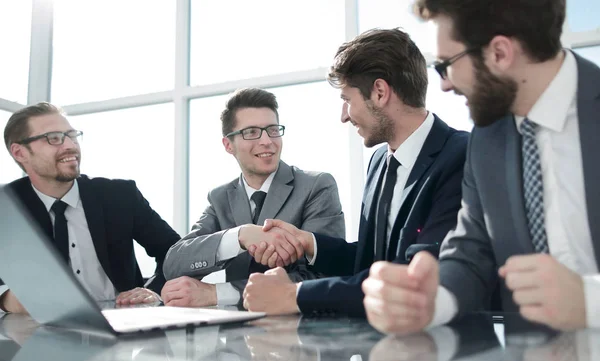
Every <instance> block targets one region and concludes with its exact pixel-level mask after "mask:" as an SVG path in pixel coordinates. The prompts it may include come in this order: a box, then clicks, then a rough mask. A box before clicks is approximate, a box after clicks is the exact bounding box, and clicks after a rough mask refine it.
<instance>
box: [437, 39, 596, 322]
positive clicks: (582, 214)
mask: <svg viewBox="0 0 600 361" xmlns="http://www.w3.org/2000/svg"><path fill="white" fill-rule="evenodd" d="M565 55H566V56H565V59H564V62H563V64H562V66H561V68H560V70H559V72H558V73H557V74H556V77H555V78H554V79H553V80H552V82H551V83H550V85H549V86H548V88H546V90H545V91H544V93H542V95H541V96H540V98H539V99H538V100H537V102H536V103H535V104H534V105H533V107H532V108H531V111H530V112H529V114H528V115H527V118H528V119H529V120H531V121H532V122H534V123H536V124H537V125H538V127H537V130H536V142H537V145H538V149H539V154H540V162H541V167H542V180H543V185H544V217H545V218H544V223H545V226H546V234H547V237H548V247H549V249H550V254H551V255H552V256H553V257H554V258H555V259H556V260H557V261H559V262H560V263H562V264H563V265H565V266H566V267H567V268H569V269H570V270H572V271H574V272H576V273H578V274H580V275H581V276H582V278H583V284H584V295H585V305H586V311H587V312H586V315H587V325H588V327H594V328H597V327H600V305H598V300H599V299H600V275H599V274H598V267H597V265H596V259H595V257H594V248H593V245H592V237H591V234H590V227H589V224H588V214H587V206H586V197H585V185H584V181H583V162H582V158H581V142H580V138H579V119H578V115H577V78H578V73H577V63H576V60H575V56H574V55H573V54H572V53H571V52H570V51H565ZM523 119H524V117H521V116H515V122H516V125H517V129H519V126H520V125H521V123H522V122H523ZM515 166H516V165H515ZM435 310H436V311H435V316H434V319H433V321H432V325H438V324H442V323H446V322H448V321H449V320H451V319H452V318H453V317H454V315H455V314H456V312H457V304H456V298H454V295H452V294H451V293H450V292H449V291H448V290H447V289H445V288H444V287H441V286H440V288H439V289H438V296H437V298H436V305H435Z"/></svg>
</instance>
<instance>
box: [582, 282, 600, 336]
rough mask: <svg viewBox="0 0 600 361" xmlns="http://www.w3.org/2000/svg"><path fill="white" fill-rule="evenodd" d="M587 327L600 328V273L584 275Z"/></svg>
mask: <svg viewBox="0 0 600 361" xmlns="http://www.w3.org/2000/svg"><path fill="white" fill-rule="evenodd" d="M582 279H583V295H584V297H585V314H586V321H587V327H589V328H600V306H599V305H598V300H600V274H597V275H587V276H583V277H582Z"/></svg>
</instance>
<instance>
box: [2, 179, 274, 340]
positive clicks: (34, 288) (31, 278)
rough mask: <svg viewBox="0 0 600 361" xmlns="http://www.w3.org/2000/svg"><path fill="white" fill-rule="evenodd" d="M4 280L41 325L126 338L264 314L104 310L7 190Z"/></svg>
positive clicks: (209, 310)
mask: <svg viewBox="0 0 600 361" xmlns="http://www.w3.org/2000/svg"><path fill="white" fill-rule="evenodd" d="M0 278H1V279H2V280H3V281H4V283H5V284H6V285H7V286H8V287H10V290H11V291H12V292H13V293H14V294H15V296H16V297H17V298H18V299H19V301H20V302H21V303H22V304H23V306H24V307H25V308H26V309H27V311H29V313H30V315H31V316H32V317H33V319H35V320H36V321H37V322H39V323H41V324H45V325H49V326H55V327H61V328H70V329H80V330H88V331H96V332H100V333H105V334H112V335H120V334H131V333H136V332H143V331H151V330H164V329H169V328H182V327H188V326H201V325H216V324H222V323H230V322H243V321H250V320H254V319H258V318H261V317H264V316H265V313H263V312H246V311H229V310H220V309H212V308H180V307H167V306H165V307H139V308H119V309H108V310H107V309H105V310H102V309H101V308H100V307H99V306H98V304H97V303H96V302H95V301H94V299H93V298H92V297H91V296H90V295H89V293H88V292H87V291H86V290H85V288H83V286H82V285H81V284H80V283H79V281H78V280H77V279H76V278H75V275H74V274H73V271H72V270H71V268H70V267H69V265H68V264H66V263H65V261H64V260H63V259H62V258H61V257H60V255H59V253H58V251H57V250H56V248H55V246H54V245H53V243H52V242H51V240H49V239H47V236H46V235H45V233H44V232H43V231H42V230H41V228H40V227H39V225H38V224H37V222H36V221H35V220H34V219H33V218H32V217H31V215H30V214H29V213H28V211H27V210H26V209H25V208H24V206H23V205H22V204H21V202H20V201H19V200H18V199H17V197H16V195H15V194H14V193H13V191H12V190H10V188H9V187H8V186H7V185H4V186H0Z"/></svg>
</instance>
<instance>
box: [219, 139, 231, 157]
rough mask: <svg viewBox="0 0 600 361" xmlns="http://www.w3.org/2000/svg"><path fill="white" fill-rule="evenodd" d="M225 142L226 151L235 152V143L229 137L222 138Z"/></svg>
mask: <svg viewBox="0 0 600 361" xmlns="http://www.w3.org/2000/svg"><path fill="white" fill-rule="evenodd" d="M221 141H222V142H223V146H224V147H225V151H226V152H227V153H229V154H233V144H232V141H231V140H230V139H229V138H227V137H223V139H222V140H221Z"/></svg>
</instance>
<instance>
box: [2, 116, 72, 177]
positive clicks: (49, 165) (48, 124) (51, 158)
mask: <svg viewBox="0 0 600 361" xmlns="http://www.w3.org/2000/svg"><path fill="white" fill-rule="evenodd" d="M29 130H30V133H29V137H35V136H38V135H41V134H44V133H48V132H67V131H69V130H73V127H71V125H70V124H69V122H68V121H67V119H66V118H65V117H64V116H62V115H61V114H58V113H54V114H46V115H41V116H36V117H31V118H30V119H29ZM11 152H12V154H13V157H15V159H16V160H17V161H19V162H20V163H21V165H22V166H23V169H24V170H25V172H26V173H27V175H28V176H29V177H30V178H31V180H32V182H63V183H68V182H71V181H73V180H74V179H76V178H77V177H79V173H80V170H79V164H80V161H81V149H80V146H79V143H77V142H76V141H74V140H72V139H71V138H69V137H65V139H64V143H63V144H62V145H50V144H48V141H47V139H46V138H41V139H38V140H35V141H33V142H31V143H29V144H28V145H19V144H14V143H13V145H12V148H11Z"/></svg>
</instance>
